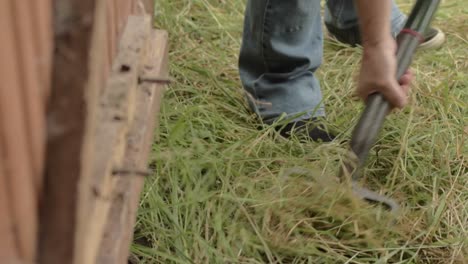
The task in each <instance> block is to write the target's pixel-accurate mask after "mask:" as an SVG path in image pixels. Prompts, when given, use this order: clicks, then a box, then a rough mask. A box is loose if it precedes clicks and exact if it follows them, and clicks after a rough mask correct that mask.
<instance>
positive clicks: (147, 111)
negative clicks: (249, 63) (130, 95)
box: [97, 30, 168, 264]
mask: <svg viewBox="0 0 468 264" xmlns="http://www.w3.org/2000/svg"><path fill="white" fill-rule="evenodd" d="M148 43H149V45H148V49H149V50H148V53H147V56H146V60H145V66H144V68H143V70H142V71H141V75H144V76H154V77H162V78H164V77H166V76H167V75H168V36H167V32H165V31H161V30H152V31H151V38H150V41H149V42H148ZM163 90H164V84H157V83H147V82H143V83H141V84H140V85H139V86H138V90H137V108H136V112H135V114H136V115H135V117H134V120H133V123H132V126H131V129H130V132H129V134H128V136H127V146H126V150H125V157H124V161H123V162H122V166H123V167H122V172H124V173H123V174H117V175H115V177H113V179H112V180H113V181H114V182H115V183H114V184H112V186H115V188H114V189H113V190H112V193H111V199H112V200H111V201H112V207H111V211H110V213H109V216H108V218H107V224H106V228H105V232H104V238H103V241H102V243H101V246H100V250H99V255H98V259H97V263H102V264H114V263H127V258H128V254H129V247H130V244H131V240H132V237H133V226H134V223H135V218H136V214H137V208H138V202H139V194H140V192H141V189H142V187H143V183H144V178H143V177H142V175H140V174H142V173H144V172H146V171H147V162H148V157H149V153H150V150H151V145H152V144H151V143H152V139H153V133H154V128H155V126H156V125H157V117H158V116H159V106H160V101H161V97H162V94H163Z"/></svg>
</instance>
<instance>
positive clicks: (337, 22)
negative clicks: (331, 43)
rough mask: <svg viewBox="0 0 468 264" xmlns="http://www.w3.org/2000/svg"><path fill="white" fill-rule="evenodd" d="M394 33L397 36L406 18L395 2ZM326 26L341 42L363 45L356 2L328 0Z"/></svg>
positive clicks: (325, 16) (393, 9)
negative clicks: (355, 6)
mask: <svg viewBox="0 0 468 264" xmlns="http://www.w3.org/2000/svg"><path fill="white" fill-rule="evenodd" d="M391 19H392V33H393V35H394V36H396V35H397V34H398V33H399V32H400V30H401V29H402V28H403V26H404V24H405V21H406V16H405V15H404V14H403V13H402V12H401V11H400V9H398V7H397V6H396V4H395V2H393V6H392V15H391ZM324 20H325V25H326V27H327V29H328V31H329V32H330V33H331V34H332V35H333V36H334V37H335V38H336V39H337V40H338V41H340V42H343V43H347V44H350V45H356V44H360V43H361V37H360V34H359V23H358V15H357V12H356V9H355V8H354V1H350V0H328V1H327V3H326V6H325V15H324Z"/></svg>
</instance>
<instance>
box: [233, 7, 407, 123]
mask: <svg viewBox="0 0 468 264" xmlns="http://www.w3.org/2000/svg"><path fill="white" fill-rule="evenodd" d="M320 10H321V8H320V0H249V1H248V2H247V8H246V11H245V21H244V33H243V41H242V47H241V51H240V57H239V73H240V77H241V80H242V84H243V86H244V89H245V91H246V95H247V99H248V102H249V104H250V107H251V108H252V110H253V111H255V112H256V113H257V114H258V115H259V116H260V117H261V118H262V119H263V121H264V122H266V123H272V122H274V121H275V120H276V119H278V117H280V116H285V117H287V118H293V119H295V120H301V119H308V118H311V117H319V116H324V115H325V109H324V106H323V103H322V94H321V91H320V84H319V82H318V80H317V78H316V77H315V76H314V72H315V71H316V70H317V68H318V67H319V66H320V64H321V62H322V55H323V34H322V25H321V23H322V20H321V14H320ZM391 19H392V21H391V22H392V32H393V33H394V34H395V35H396V34H397V33H398V32H399V31H400V30H401V28H402V27H403V26H404V23H405V20H406V17H405V15H403V14H402V13H401V12H400V10H399V9H398V7H396V5H395V4H393V9H392V18H391ZM324 20H325V25H326V27H327V28H328V31H330V32H331V33H332V34H333V35H334V36H335V37H336V38H337V39H338V40H340V41H342V42H345V43H349V44H351V45H354V44H356V43H359V41H360V36H359V28H358V18H357V15H356V11H355V9H354V6H353V1H352V0H328V1H327V4H326V8H325V19H324Z"/></svg>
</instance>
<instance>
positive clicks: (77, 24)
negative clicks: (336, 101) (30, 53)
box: [39, 0, 95, 264]
mask: <svg viewBox="0 0 468 264" xmlns="http://www.w3.org/2000/svg"><path fill="white" fill-rule="evenodd" d="M54 7H55V10H54V11H55V13H54V16H55V17H54V31H55V52H54V54H53V65H54V67H53V73H52V90H51V94H50V95H51V97H50V104H49V107H48V113H47V119H48V131H47V133H48V142H47V152H46V154H47V155H46V156H47V157H46V174H45V182H44V183H45V184H44V197H43V202H42V206H41V216H40V224H41V226H40V242H39V262H40V263H43V264H64V263H72V259H73V250H74V242H75V239H74V238H75V230H76V219H77V217H76V216H77V215H76V214H77V191H78V190H77V186H78V181H79V177H80V174H81V171H82V170H81V168H82V167H81V155H82V145H83V141H84V132H85V124H86V114H87V113H86V109H87V107H86V106H87V102H86V100H85V97H86V87H87V86H86V85H87V81H88V77H89V75H90V72H89V63H88V61H89V47H90V43H91V36H92V31H93V18H94V16H93V14H94V10H95V0H55V1H54Z"/></svg>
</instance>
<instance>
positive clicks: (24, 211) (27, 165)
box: [0, 1, 41, 261]
mask: <svg viewBox="0 0 468 264" xmlns="http://www.w3.org/2000/svg"><path fill="white" fill-rule="evenodd" d="M16 4H17V3H14V2H13V1H0V32H2V35H3V37H4V39H3V40H2V48H1V49H0V58H1V60H0V78H1V80H2V87H1V88H0V122H1V123H2V125H0V145H1V146H0V148H2V158H1V161H0V162H2V163H3V164H2V166H0V167H2V168H3V169H2V171H3V173H2V174H1V175H0V177H1V178H2V180H1V183H2V184H5V185H4V186H3V188H4V189H5V193H4V194H5V195H6V196H8V207H3V209H2V210H7V211H6V212H2V217H5V218H9V219H8V220H7V219H5V221H6V223H4V224H6V226H3V227H2V229H3V228H6V229H3V230H2V233H3V232H7V234H2V236H1V237H0V239H1V240H3V239H8V237H11V236H12V237H13V239H14V240H13V241H14V244H13V245H11V246H12V247H14V248H15V249H14V251H16V252H17V257H18V258H19V259H22V260H24V261H33V260H34V258H35V252H36V248H35V241H36V234H37V222H36V220H37V207H36V206H37V192H36V190H37V189H36V186H34V183H35V180H36V175H34V173H35V172H37V170H35V169H34V168H37V165H38V164H37V162H35V161H34V157H33V156H32V155H31V151H32V150H33V147H32V145H31V143H32V142H31V140H30V138H29V136H30V133H29V131H28V128H30V127H29V126H28V122H29V121H30V119H31V118H34V115H33V116H30V114H31V112H30V111H28V108H27V106H26V105H25V104H26V103H27V102H31V100H34V99H33V98H32V94H29V93H28V91H29V90H28V88H30V87H27V86H25V85H29V84H31V82H27V83H25V82H24V79H30V78H34V77H33V76H32V75H31V72H28V71H24V69H23V68H22V67H21V66H22V64H23V63H24V61H26V60H29V59H31V58H29V57H28V58H26V57H24V55H25V54H23V50H22V49H23V48H25V47H24V45H20V44H19V43H18V41H20V40H21V39H22V38H21V37H20V35H22V34H23V36H24V34H27V31H23V32H21V31H20V30H21V29H22V28H23V27H22V25H19V24H18V21H17V18H18V17H21V14H22V12H24V11H25V10H18V8H17V6H16ZM26 11H27V10H26ZM24 52H25V53H28V51H24ZM4 87H5V88H4ZM36 99H37V100H38V101H40V99H41V98H36ZM29 110H30V108H29ZM3 188H2V189H3ZM3 213H5V214H3ZM2 225H3V224H2ZM8 232H10V234H8ZM3 235H5V236H3ZM10 242H11V240H10ZM7 248H8V247H7ZM0 252H2V253H1V254H2V255H3V248H2V249H0ZM5 253H6V254H9V253H8V252H5ZM12 253H13V252H12Z"/></svg>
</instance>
